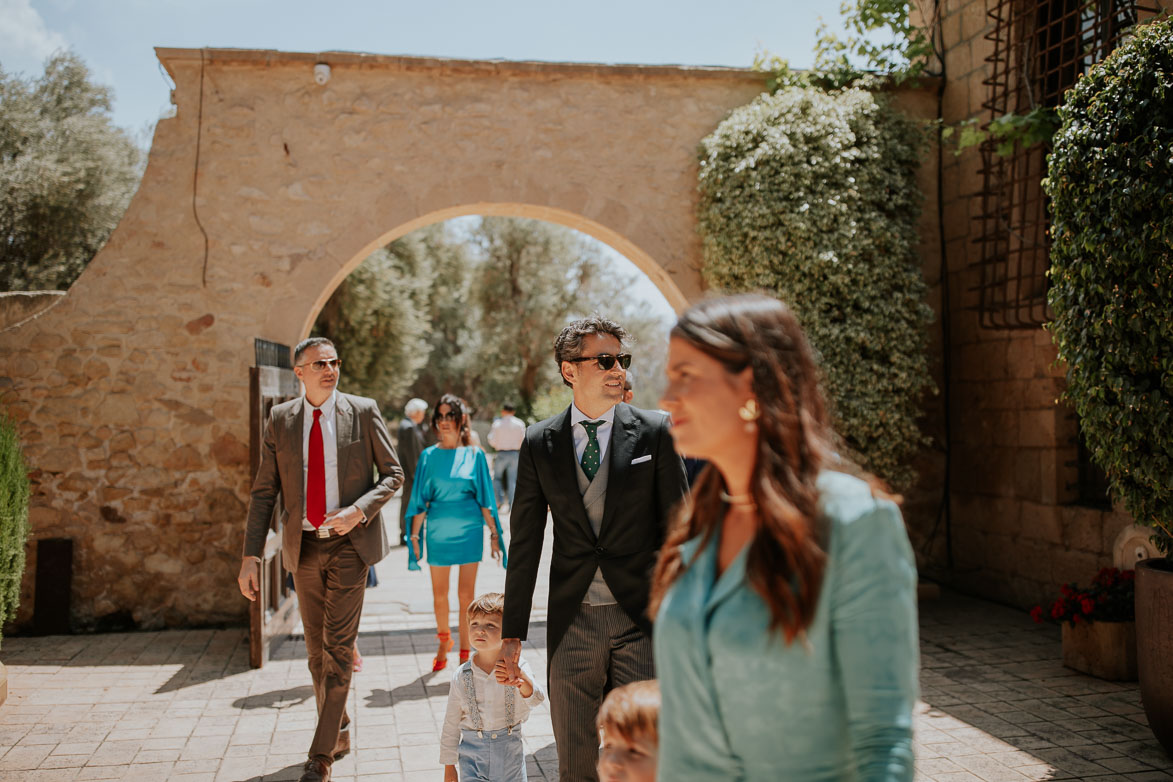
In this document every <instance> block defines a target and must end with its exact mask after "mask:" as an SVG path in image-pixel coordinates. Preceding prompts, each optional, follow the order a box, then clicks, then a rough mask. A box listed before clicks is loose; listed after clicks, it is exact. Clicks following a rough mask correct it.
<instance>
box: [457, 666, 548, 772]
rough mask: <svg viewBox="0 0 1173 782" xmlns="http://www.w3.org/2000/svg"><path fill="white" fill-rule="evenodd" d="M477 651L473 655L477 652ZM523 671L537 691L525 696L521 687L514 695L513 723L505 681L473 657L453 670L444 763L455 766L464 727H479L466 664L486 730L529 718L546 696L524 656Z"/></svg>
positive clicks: (509, 726)
mask: <svg viewBox="0 0 1173 782" xmlns="http://www.w3.org/2000/svg"><path fill="white" fill-rule="evenodd" d="M477 654H478V653H474V654H473V659H476V655H477ZM519 664H520V666H521V671H522V673H524V674H525V675H526V678H528V679H529V680H530V681H531V682H533V683H534V692H533V694H532V695H530V696H529V697H528V698H523V697H521V691H520V690H518V691H517V692H516V693H514V698H513V725H509V724H508V720H507V719H506V716H505V690H506V689H508V688H507V687H506V686H505V685H504V684H501V683H499V682H498V681H497V677H496V676H494V675H493V674H492V673H485V672H484V671H482V670H481V669H480V666H478V665H477V664H476V663H474V662H473V661H472V660H469V661H468V662H467V663H464V664H463V665H459V666H457V668H456V671H455V672H454V673H453V674H452V684H451V685H450V686H449V688H448V710H447V711H446V712H445V713H444V729H443V731H441V733H440V765H441V766H454V765H456V760H457V754H458V753H457V747H459V746H460V731H461V730H476V726H475V725H473V722H472V718H471V717H470V716H469V709H468V705H467V703H466V698H467V695H466V694H465V689H464V676H463V674H462V673H461V671H463V670H464V669H465V668H466V667H468V668H471V669H472V684H473V690H474V691H475V692H476V697H477V709H478V710H479V711H480V713H481V722H482V723H483V725H482V730H483V731H484V732H486V733H489V732H494V731H497V732H500V731H504V730H508V729H509V728H511V727H512V728H514V729H516V727H517V726H518V725H521V723H523V722H525V721H526V720H527V719H529V713H530V711H532V710H533V709H534V708H535V707H537V705H538V704H540V703H541V702H542V701H544V700H546V691H545V690H543V689H542V685H541V683H540V682H539V681H538V679H537V677H535V676H534V672H533V669H532V668H530V667H529V663H527V662H526V661H525V658H524V657H522V658H521V659H520V660H519Z"/></svg>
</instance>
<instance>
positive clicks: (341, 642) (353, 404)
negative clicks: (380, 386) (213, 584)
mask: <svg viewBox="0 0 1173 782" xmlns="http://www.w3.org/2000/svg"><path fill="white" fill-rule="evenodd" d="M293 364H294V368H293V371H294V373H296V374H297V377H298V379H300V380H301V382H302V384H303V386H304V387H305V396H304V397H300V398H298V399H294V400H291V401H289V402H285V403H283V404H280V405H277V406H276V407H274V408H273V412H272V413H271V415H270V417H269V421H268V424H267V425H266V427H265V440H264V445H263V447H262V449H261V466H260V468H259V469H258V470H257V477H256V481H255V482H254V483H253V488H252V500H251V502H250V503H249V509H248V525H247V527H246V529H245V539H244V558H243V560H242V562H241V564H240V575H239V577H238V578H237V581H238V583H239V585H240V591H241V593H242V594H243V595H244V596H245V597H247V598H248V599H249V600H256V599H257V596H258V594H259V586H260V580H259V579H260V572H259V571H260V562H261V554H262V552H263V551H264V546H265V536H266V535H267V534H268V531H269V520H270V519H271V518H272V513H273V506H274V505H275V504H276V501H277V497H278V496H279V495H280V496H281V497H282V498H283V503H282V507H281V509H280V515H281V521H282V524H283V530H284V533H283V536H282V540H281V543H282V547H281V553H282V556H283V558H284V562H285V566H286V567H287V568H288V569H289V570H290V571H292V573H293V583H294V586H295V587H296V589H297V601H298V608H299V609H300V610H301V622H302V626H303V628H304V630H305V645H306V651H307V653H308V655H309V668H310V674H311V675H312V677H313V682H314V696H315V698H316V700H317V705H318V725H317V729H316V730H315V732H314V738H313V741H312V742H311V743H310V750H309V760H308V761H307V762H306V764H305V773H304V774H302V776H301V780H300V782H328V780H329V779H330V769H331V766H332V765H333V763H334V760H335V759H337V758H340V757H342V756H343V755H345V754H346V753H347V752H348V751H349V750H350V732H349V730H347V726H348V725H349V722H350V720H349V718H348V716H347V714H346V700H347V695H348V693H349V691H350V676H351V672H352V666H353V664H354V660H353V655H354V641H355V638H356V636H357V635H358V622H359V617H360V616H361V614H362V604H363V594H364V589H365V587H366V581H367V569H368V568H369V567H370V566H371V565H373V564H375V563H376V562H378V561H379V560H380V559H382V558H383V557H384V556H386V554H387V552H388V551H389V550H390V544H389V541H388V539H387V533H386V531H385V530H384V529H383V521H382V517H381V516H380V514H379V509H380V508H382V507H383V504H384V503H385V502H386V501H387V500H388V499H390V497H391V495H392V494H394V493H395V490H396V489H398V488H399V486H400V485H401V484H402V483H403V470H402V469H400V467H399V460H398V459H397V457H396V455H395V449H394V448H393V447H392V445H391V437H390V435H389V434H388V433H387V426H386V424H384V423H383V417H382V416H381V415H380V414H379V407H378V405H377V404H376V403H375V401H374V400H373V399H366V398H364V397H360V396H351V395H349V394H343V393H340V392H339V391H338V390H337V386H338V378H339V375H340V370H341V366H342V361H341V359H339V358H338V353H337V352H336V351H335V349H334V344H333V343H332V342H330V340H328V339H323V338H321V337H315V338H311V339H307V340H304V341H303V342H301V343H300V344H298V346H297V347H296V348H295V349H294V353H293ZM376 473H377V475H376Z"/></svg>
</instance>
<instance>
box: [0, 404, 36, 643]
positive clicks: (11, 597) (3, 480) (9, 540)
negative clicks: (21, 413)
mask: <svg viewBox="0 0 1173 782" xmlns="http://www.w3.org/2000/svg"><path fill="white" fill-rule="evenodd" d="M28 520H29V476H28V470H27V469H26V468H25V463H24V455H23V453H22V452H21V449H20V440H18V439H17V437H16V428H15V427H14V426H13V425H12V422H11V421H9V420H8V419H6V418H4V417H3V416H2V415H0V626H3V624H4V623H5V622H7V621H8V620H10V619H12V618H14V617H15V616H16V608H17V606H18V605H20V579H21V576H23V575H24V544H25V541H26V540H28V534H29V524H28Z"/></svg>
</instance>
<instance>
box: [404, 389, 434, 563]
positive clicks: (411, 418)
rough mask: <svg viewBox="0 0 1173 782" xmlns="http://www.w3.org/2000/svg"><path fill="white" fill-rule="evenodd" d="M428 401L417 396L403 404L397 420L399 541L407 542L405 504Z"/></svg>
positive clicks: (422, 445) (418, 456) (419, 450)
mask: <svg viewBox="0 0 1173 782" xmlns="http://www.w3.org/2000/svg"><path fill="white" fill-rule="evenodd" d="M427 412H428V403H427V402H425V401H424V400H422V399H419V398H418V397H417V398H415V399H412V400H411V401H410V402H408V403H407V404H406V405H404V406H403V420H402V421H400V422H399V430H398V432H397V434H398V437H399V447H398V448H397V449H396V451H397V452H398V454H399V464H400V465H402V467H403V491H402V492H401V493H400V495H399V542H400V543H404V544H406V543H407V506H408V504H409V500H411V485H412V481H414V480H415V464H416V462H417V461H419V458H420V452H421V451H423V450H424V444H425V443H424V440H425V438H424V429H423V426H422V424H423V421H424V414H425V413H427Z"/></svg>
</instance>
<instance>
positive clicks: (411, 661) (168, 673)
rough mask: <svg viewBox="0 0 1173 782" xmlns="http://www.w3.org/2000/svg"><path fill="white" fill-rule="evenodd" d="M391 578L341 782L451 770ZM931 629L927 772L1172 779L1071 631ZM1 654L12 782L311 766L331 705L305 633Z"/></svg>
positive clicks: (532, 767) (424, 643)
mask: <svg viewBox="0 0 1173 782" xmlns="http://www.w3.org/2000/svg"><path fill="white" fill-rule="evenodd" d="M548 550H549V547H548V546H547V551H548ZM378 572H379V578H380V582H381V583H380V585H379V587H377V588H375V589H372V590H368V592H367V603H366V607H365V610H364V615H363V620H362V626H361V628H360V634H359V645H360V648H361V650H362V654H363V657H364V658H365V668H364V670H363V672H362V673H360V674H356V676H355V679H354V686H353V689H352V693H351V701H350V713H351V716H352V720H353V722H352V724H353V730H354V735H353V740H354V745H355V751H354V752H352V753H351V755H349V756H348V757H346V758H344V759H342V760H341V761H339V762H338V763H337V764H336V765H335V769H334V772H335V778H336V779H338V780H340V782H358V781H359V780H362V781H363V782H366V781H368V780H380V781H385V782H414V781H415V780H430V781H431V782H435V780H437V779H439V778H440V774H441V771H440V768H439V766H438V764H437V762H436V761H437V754H438V743H439V731H440V727H441V723H442V721H443V715H444V708H445V705H446V700H447V693H448V681H449V677H450V674H451V670H452V668H453V667H454V666H455V662H456V656H455V654H453V655H452V656H451V658H450V659H451V664H450V666H449V669H448V670H447V671H443V672H440V673H438V674H432V672H431V659H432V655H433V654H434V653H435V648H436V641H435V638H434V636H433V633H434V628H433V626H432V623H433V620H432V616H431V612H432V605H431V593H430V588H429V581H428V576H427V573H426V572H421V573H409V572H408V571H407V569H406V550H405V549H403V548H398V549H395V550H394V551H393V552H392V555H391V556H390V557H389V558H388V559H387V560H386V561H384V562H383V563H381V564H380V565H379V567H378ZM546 580H547V576H546V575H545V573H543V574H542V575H541V576H540V578H539V583H540V584H542V585H543V587H544V585H545V584H546ZM503 585H504V573H503V571H502V570H501V569H500V567H499V566H497V565H496V564H494V563H489V562H486V563H484V564H482V566H481V571H480V574H479V578H478V584H477V588H478V592H486V591H492V590H500V589H501V588H502V587H503ZM545 599H546V596H545V591H544V588H543V590H542V591H541V592H540V593H539V594H538V595H537V596H536V600H535V614H534V625H533V632H532V633H531V637H530V640H529V641H528V642H527V643H526V645H525V654H526V655H527V658H528V659H529V660H530V662H531V664H532V665H533V666H534V669H535V672H536V673H537V674H538V675H539V676H541V677H543V678H544V677H545V668H546V666H545V609H546V602H545ZM921 639H922V641H921V648H922V660H921V662H922V673H921V687H922V703H921V704H920V705H919V707H918V711H917V715H916V751H917V772H918V773H917V780H918V782H1019V781H1021V780H1051V779H1055V780H1058V779H1094V780H1097V782H1121V781H1122V780H1131V781H1133V782H1149V781H1150V780H1173V761H1171V760H1170V759H1169V758H1168V757H1167V756H1166V755H1165V754H1164V753H1163V752H1162V750H1161V748H1160V746H1159V745H1158V744H1157V743H1156V741H1155V739H1153V737H1152V735H1151V733H1150V732H1149V729H1148V727H1147V724H1146V722H1145V717H1144V712H1143V709H1142V708H1141V705H1140V696H1139V692H1138V690H1137V686H1136V685H1135V684H1113V683H1109V682H1103V681H1100V680H1098V679H1093V678H1090V677H1087V676H1082V675H1080V674H1077V673H1074V672H1072V671H1069V670H1067V669H1065V668H1063V667H1062V665H1060V663H1059V654H1060V649H1059V633H1058V631H1057V629H1056V628H1054V627H1041V626H1037V625H1034V624H1033V623H1032V622H1031V621H1030V619H1029V618H1028V617H1027V616H1026V614H1025V613H1024V612H1021V611H1014V610H1011V609H1007V608H1004V607H1001V606H997V605H994V604H991V603H986V602H983V601H980V600H974V599H971V598H966V597H962V596H959V595H956V594H953V593H950V592H948V591H946V592H944V593H943V595H942V596H941V597H940V598H938V599H934V600H928V601H926V602H924V603H923V604H922V606H921ZM0 659H3V660H4V662H5V663H6V664H7V665H8V666H9V676H10V691H11V694H10V696H9V700H8V703H7V704H5V705H4V706H3V707H0V782H15V781H16V780H19V781H20V782H59V781H61V782H64V781H65V780H69V781H70V782H72V781H73V780H145V781H148V782H162V781H164V780H176V781H179V780H183V781H184V782H261V781H262V780H266V781H267V780H296V779H297V778H298V776H299V775H300V771H301V764H302V762H303V761H304V758H305V750H306V747H307V746H308V744H309V740H310V736H311V734H312V731H313V726H314V719H315V712H314V705H313V693H312V690H311V688H310V683H309V674H308V671H307V670H306V667H305V649H304V646H303V644H302V643H301V640H300V637H299V636H294V638H293V639H291V640H290V641H287V642H286V643H284V644H283V645H282V646H281V647H280V648H279V649H278V651H277V653H276V654H275V655H274V659H272V660H271V661H270V662H269V663H268V664H267V665H266V666H265V668H264V669H263V670H259V671H253V670H250V669H249V667H248V646H247V636H246V633H245V632H244V630H242V629H238V628H232V629H224V630H173V631H165V632H144V633H112V634H106V635H89V636H56V637H45V638H8V639H5V640H4V645H3V649H2V650H0ZM525 745H526V752H527V764H528V768H529V774H530V778H531V779H533V780H538V781H539V782H541V781H544V780H549V781H553V780H556V779H557V763H556V756H555V753H554V744H553V737H552V731H551V728H550V717H549V711H548V709H547V708H546V706H545V705H543V706H542V707H540V708H539V709H537V710H536V711H535V713H534V714H533V715H532V717H531V719H530V721H529V722H528V723H527V725H526V729H525Z"/></svg>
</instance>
